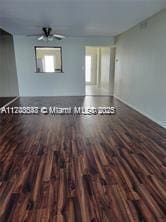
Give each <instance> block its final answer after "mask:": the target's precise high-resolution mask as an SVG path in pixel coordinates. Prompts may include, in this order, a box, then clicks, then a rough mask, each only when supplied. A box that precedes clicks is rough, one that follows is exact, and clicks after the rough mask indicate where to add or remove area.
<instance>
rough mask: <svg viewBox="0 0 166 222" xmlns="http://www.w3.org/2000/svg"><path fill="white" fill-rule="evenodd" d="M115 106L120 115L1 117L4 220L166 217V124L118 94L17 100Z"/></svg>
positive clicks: (96, 221)
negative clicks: (143, 113)
mask: <svg viewBox="0 0 166 222" xmlns="http://www.w3.org/2000/svg"><path fill="white" fill-rule="evenodd" d="M113 104H114V105H115V106H116V107H117V114H116V115H113V116H99V115H97V116H83V115H81V116H79V115H56V116H53V115H42V114H40V115H1V116H0V221H1V222H31V221H32V222H144V221H147V222H165V221H166V215H165V212H166V186H165V185H166V130H165V129H164V128H161V127H159V126H158V125H157V124H156V123H154V122H152V121H151V120H149V119H147V118H146V117H144V116H142V115H141V114H139V113H138V112H136V111H134V110H132V109H131V108H129V107H127V106H126V105H124V104H123V103H121V102H119V101H117V100H116V99H114V98H112V97H96V96H94V97H90V96H87V97H51V98H50V97H49V98H21V99H19V100H17V101H16V102H15V103H14V104H12V106H13V105H34V106H39V107H40V106H49V105H52V106H69V105H70V106H74V105H78V106H80V105H82V106H86V105H87V106H88V105H95V106H101V105H103V106H108V105H113Z"/></svg>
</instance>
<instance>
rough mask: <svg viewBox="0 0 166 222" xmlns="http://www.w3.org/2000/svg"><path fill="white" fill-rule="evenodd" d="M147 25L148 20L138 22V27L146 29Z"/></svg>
mask: <svg viewBox="0 0 166 222" xmlns="http://www.w3.org/2000/svg"><path fill="white" fill-rule="evenodd" d="M147 26H148V22H147V21H144V22H141V23H140V29H146V28H147Z"/></svg>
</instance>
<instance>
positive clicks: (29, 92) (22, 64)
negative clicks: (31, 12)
mask: <svg viewBox="0 0 166 222" xmlns="http://www.w3.org/2000/svg"><path fill="white" fill-rule="evenodd" d="M112 44H114V39H113V38H66V39H64V40H62V41H60V42H58V41H55V42H51V43H44V42H39V41H37V40H36V38H35V37H24V36H15V37H14V45H15V54H16V65H17V73H18V81H19V90H20V96H69V95H77V96H79V95H85V70H84V69H85V46H88V45H90V46H92V45H93V46H98V45H103V46H107V45H112ZM42 45H43V46H62V53H63V55H62V56H63V71H64V73H56V74H49V73H48V74H37V73H35V53H34V46H42Z"/></svg>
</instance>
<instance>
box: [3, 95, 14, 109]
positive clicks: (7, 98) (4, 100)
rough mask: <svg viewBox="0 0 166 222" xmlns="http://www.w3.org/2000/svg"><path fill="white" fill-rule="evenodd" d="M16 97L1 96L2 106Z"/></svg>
mask: <svg viewBox="0 0 166 222" xmlns="http://www.w3.org/2000/svg"><path fill="white" fill-rule="evenodd" d="M14 98H15V97H0V107H2V106H4V105H6V104H7V103H9V102H10V101H11V100H13V99H14Z"/></svg>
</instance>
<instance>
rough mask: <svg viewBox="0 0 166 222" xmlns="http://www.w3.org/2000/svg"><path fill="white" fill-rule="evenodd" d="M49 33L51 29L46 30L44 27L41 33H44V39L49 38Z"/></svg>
mask: <svg viewBox="0 0 166 222" xmlns="http://www.w3.org/2000/svg"><path fill="white" fill-rule="evenodd" d="M51 31H52V29H51V28H49V27H48V28H46V27H44V28H43V32H44V34H45V36H46V37H49V36H50V34H51Z"/></svg>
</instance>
